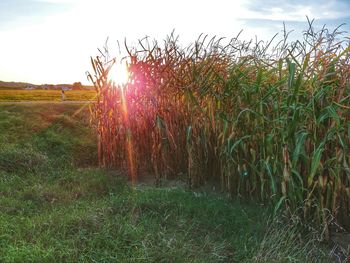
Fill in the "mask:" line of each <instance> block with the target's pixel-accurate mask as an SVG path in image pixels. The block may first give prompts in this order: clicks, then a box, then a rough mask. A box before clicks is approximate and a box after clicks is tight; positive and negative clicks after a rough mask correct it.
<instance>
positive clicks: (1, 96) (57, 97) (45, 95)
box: [0, 89, 96, 102]
mask: <svg viewBox="0 0 350 263" xmlns="http://www.w3.org/2000/svg"><path fill="white" fill-rule="evenodd" d="M95 95H96V93H95V91H94V90H70V91H65V96H66V98H65V100H67V101H84V100H94V98H95ZM61 99H62V98H61V91H60V90H15V89H11V90H0V102H1V101H61Z"/></svg>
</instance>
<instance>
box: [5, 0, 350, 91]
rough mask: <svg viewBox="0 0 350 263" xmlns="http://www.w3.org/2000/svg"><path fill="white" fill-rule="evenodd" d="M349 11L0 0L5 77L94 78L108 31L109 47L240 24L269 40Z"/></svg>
mask: <svg viewBox="0 0 350 263" xmlns="http://www.w3.org/2000/svg"><path fill="white" fill-rule="evenodd" d="M349 10H350V0H294V1H291V0H284V1H276V0H215V1H207V0H202V1H199V0H177V1H168V0H147V1H145V0H127V1H126V0H119V1H117V0H114V1H113V0H96V1H92V0H0V80H2V81H21V82H29V83H33V84H45V83H47V84H48V83H50V84H59V83H73V82H77V81H80V82H82V83H84V84H89V82H88V80H87V78H86V71H90V72H91V71H92V67H91V64H90V57H91V56H93V57H94V56H96V55H98V54H99V53H98V48H103V46H104V44H105V42H106V39H107V38H108V46H109V47H110V48H111V50H112V51H113V50H114V49H113V48H114V47H117V41H118V40H119V41H121V42H123V41H124V39H126V40H127V43H129V44H132V43H136V42H137V40H138V39H141V38H143V37H145V36H149V37H150V38H151V39H152V38H154V39H157V40H158V41H162V40H163V39H165V37H166V36H167V35H168V34H170V33H171V32H172V31H173V30H175V33H176V34H178V35H179V39H180V42H182V43H184V44H187V43H190V42H191V41H194V40H195V39H196V38H197V37H198V36H199V34H201V33H205V34H208V35H209V36H214V35H216V36H219V37H227V38H232V37H234V36H236V35H237V34H238V33H239V32H240V31H241V30H242V29H243V32H242V34H241V35H240V37H241V38H242V39H247V40H248V39H251V38H255V36H257V37H258V39H261V40H268V39H270V38H271V37H272V36H273V35H274V34H275V33H280V34H282V29H283V22H284V23H285V25H286V28H287V30H294V32H293V36H292V37H294V38H301V37H302V31H303V30H305V29H306V28H307V19H306V16H308V17H309V18H310V19H315V26H323V25H324V24H326V25H327V27H328V28H329V29H334V28H335V27H337V26H338V25H340V24H342V23H346V25H345V26H343V27H342V30H344V31H347V32H349V31H350V12H349ZM346 34H347V35H348V33H346ZM115 50H116V49H115ZM116 55H118V54H117V52H116Z"/></svg>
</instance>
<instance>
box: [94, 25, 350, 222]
mask: <svg viewBox="0 0 350 263" xmlns="http://www.w3.org/2000/svg"><path fill="white" fill-rule="evenodd" d="M309 25H310V27H309V29H307V30H306V31H305V32H304V33H303V37H302V40H299V41H289V40H288V34H287V33H286V31H285V33H284V37H283V38H282V40H281V41H278V40H277V38H274V39H272V40H271V41H269V42H263V41H260V42H259V41H243V40H240V39H239V35H238V36H237V37H234V38H232V39H231V40H229V41H228V40H225V39H219V38H215V37H214V38H209V37H208V36H205V35H201V36H200V37H199V38H198V39H197V40H196V41H195V42H194V43H193V44H191V45H189V46H186V47H182V46H181V45H180V44H179V41H178V38H177V37H176V36H175V35H174V34H171V35H169V36H168V37H167V38H166V39H165V40H164V42H162V43H161V44H159V43H158V42H156V41H153V42H152V41H149V40H148V39H143V40H140V41H139V44H138V45H137V46H135V47H133V48H130V47H128V46H127V45H126V44H125V51H126V52H127V56H126V58H125V60H124V61H125V62H126V63H127V68H128V71H129V74H130V77H129V81H128V83H126V84H125V85H116V84H115V83H113V82H112V81H111V80H110V79H109V73H110V71H111V70H113V64H114V63H118V62H117V61H116V59H113V58H112V59H110V57H109V54H108V50H104V51H103V52H101V55H99V56H97V57H95V58H92V65H93V73H91V74H88V77H89V78H90V80H91V81H92V82H93V84H94V86H95V89H96V92H97V100H96V103H95V104H94V105H93V107H92V121H93V123H94V125H95V127H96V129H97V133H98V139H99V140H98V158H99V163H100V165H101V166H102V167H112V168H127V169H128V172H129V174H130V176H131V178H132V180H136V178H137V176H138V174H140V171H142V170H147V171H150V172H152V173H153V174H154V175H155V179H156V182H160V181H161V180H162V179H163V178H166V179H171V178H176V177H177V176H179V175H181V174H185V175H186V176H187V178H188V184H189V186H190V187H197V186H200V185H203V184H206V183H208V182H216V183H219V184H220V185H221V188H222V190H223V191H227V192H229V193H230V194H231V196H232V197H234V198H243V199H253V200H258V201H262V202H270V201H272V202H274V203H275V206H276V209H280V208H281V209H285V210H286V211H290V212H292V211H295V210H296V209H299V208H300V207H302V208H303V209H302V211H303V212H302V213H301V216H302V217H303V218H305V219H307V218H310V217H311V218H313V219H314V220H316V221H317V222H318V223H319V224H320V225H325V226H327V225H328V223H329V222H328V221H327V216H326V212H325V211H330V212H331V214H332V215H333V216H334V217H335V218H336V219H337V221H338V222H340V223H341V224H342V225H344V226H346V228H348V229H349V228H350V168H349V164H350V154H349V147H350V64H349V62H350V61H349V60H350V45H349V40H348V38H347V36H346V33H344V32H341V31H340V28H338V29H336V30H335V31H333V32H330V31H329V30H327V29H326V28H322V29H321V30H319V31H316V30H314V28H313V25H312V22H310V24H309Z"/></svg>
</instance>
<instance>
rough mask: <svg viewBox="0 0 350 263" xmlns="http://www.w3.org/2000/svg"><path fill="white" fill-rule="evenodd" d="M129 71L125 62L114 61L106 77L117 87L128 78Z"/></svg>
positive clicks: (122, 84)
mask: <svg viewBox="0 0 350 263" xmlns="http://www.w3.org/2000/svg"><path fill="white" fill-rule="evenodd" d="M129 76H130V74H129V71H128V68H127V66H126V63H122V62H120V63H115V64H114V65H113V67H112V68H111V70H110V71H109V73H108V79H109V80H111V81H112V83H114V84H115V85H116V86H117V87H118V86H124V85H125V84H126V83H127V82H128V80H129Z"/></svg>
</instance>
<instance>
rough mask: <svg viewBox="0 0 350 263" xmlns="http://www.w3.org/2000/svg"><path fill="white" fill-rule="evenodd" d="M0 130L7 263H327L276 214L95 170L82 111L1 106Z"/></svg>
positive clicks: (2, 239) (2, 240) (1, 229)
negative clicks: (277, 220) (279, 222)
mask: <svg viewBox="0 0 350 263" xmlns="http://www.w3.org/2000/svg"><path fill="white" fill-rule="evenodd" d="M0 121H1V125H0V146H1V147H0V262H327V257H326V256H325V255H324V254H322V253H321V252H322V250H321V249H317V250H315V249H314V248H313V247H312V246H310V245H308V244H309V243H307V242H306V241H308V240H306V241H305V242H306V243H303V242H304V241H300V238H299V237H298V235H297V233H296V234H295V235H288V236H287V235H284V234H285V233H286V232H287V230H286V229H284V228H281V230H280V228H279V227H278V225H275V224H274V223H271V220H270V219H271V216H270V215H271V209H270V208H269V207H268V206H263V205H259V204H257V203H251V202H243V201H239V200H237V201H234V202H233V201H232V200H231V199H229V198H227V197H226V196H223V195H222V194H218V193H211V194H210V193H206V192H203V191H200V190H196V191H190V190H188V189H187V188H184V187H181V186H177V184H176V185H175V186H174V187H171V188H155V187H153V186H151V185H149V186H142V185H137V186H135V187H132V186H130V183H129V182H128V181H127V180H126V178H125V176H124V175H123V174H122V173H121V172H115V171H114V172H113V171H109V170H102V169H98V168H96V167H97V149H96V136H95V134H94V132H93V130H92V129H91V128H89V116H88V110H87V109H83V110H82V111H80V110H79V106H78V105H61V104H40V105H6V106H4V105H3V106H0ZM290 230H291V229H289V228H288V231H290ZM288 233H289V232H288ZM281 234H282V235H281ZM276 236H278V237H279V238H278V239H276ZM284 236H286V237H287V238H284ZM275 239H276V240H275ZM305 244H306V245H305ZM286 251H287V252H286ZM315 253H316V254H315Z"/></svg>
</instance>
